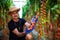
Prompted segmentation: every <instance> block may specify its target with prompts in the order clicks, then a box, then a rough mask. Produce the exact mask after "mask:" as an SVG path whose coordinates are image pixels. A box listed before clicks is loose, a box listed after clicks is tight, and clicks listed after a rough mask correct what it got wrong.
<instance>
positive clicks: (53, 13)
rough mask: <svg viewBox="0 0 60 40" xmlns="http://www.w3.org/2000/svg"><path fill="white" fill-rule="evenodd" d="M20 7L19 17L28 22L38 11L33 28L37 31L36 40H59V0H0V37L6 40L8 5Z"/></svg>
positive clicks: (8, 19) (8, 17)
mask: <svg viewBox="0 0 60 40" xmlns="http://www.w3.org/2000/svg"><path fill="white" fill-rule="evenodd" d="M12 5H14V6H16V7H18V8H20V9H21V10H20V11H19V17H20V18H24V19H25V20H27V21H28V22H30V20H31V19H32V17H33V16H34V15H35V12H36V11H39V12H40V14H39V17H38V23H37V24H36V28H35V30H36V31H37V32H38V33H39V35H38V40H57V39H59V40H60V30H59V29H60V0H0V39H1V40H8V38H9V30H8V28H7V23H8V22H9V21H10V19H11V18H10V16H9V15H8V14H7V13H8V9H9V7H10V6H12Z"/></svg>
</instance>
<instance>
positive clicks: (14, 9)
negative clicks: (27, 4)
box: [8, 6, 20, 14]
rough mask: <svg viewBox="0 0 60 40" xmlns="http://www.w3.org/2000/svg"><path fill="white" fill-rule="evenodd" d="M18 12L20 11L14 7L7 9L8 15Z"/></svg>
mask: <svg viewBox="0 0 60 40" xmlns="http://www.w3.org/2000/svg"><path fill="white" fill-rule="evenodd" d="M19 10H20V8H16V7H15V6H11V7H10V8H9V11H8V14H10V13H12V12H14V11H19Z"/></svg>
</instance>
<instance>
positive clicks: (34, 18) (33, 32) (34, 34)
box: [26, 11, 39, 40]
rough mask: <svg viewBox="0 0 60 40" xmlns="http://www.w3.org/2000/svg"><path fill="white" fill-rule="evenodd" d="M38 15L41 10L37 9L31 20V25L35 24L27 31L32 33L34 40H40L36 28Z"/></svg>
mask: <svg viewBox="0 0 60 40" xmlns="http://www.w3.org/2000/svg"><path fill="white" fill-rule="evenodd" d="M38 16H39V12H38V11H37V12H36V15H35V16H34V17H33V18H32V20H31V25H34V26H31V27H30V28H29V29H28V28H26V33H27V34H32V36H33V40H38V32H37V31H35V30H34V28H35V26H36V23H37V22H38Z"/></svg>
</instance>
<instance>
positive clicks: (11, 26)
mask: <svg viewBox="0 0 60 40" xmlns="http://www.w3.org/2000/svg"><path fill="white" fill-rule="evenodd" d="M15 28H16V26H14V25H13V23H8V29H9V30H10V31H13V30H14V29H15Z"/></svg>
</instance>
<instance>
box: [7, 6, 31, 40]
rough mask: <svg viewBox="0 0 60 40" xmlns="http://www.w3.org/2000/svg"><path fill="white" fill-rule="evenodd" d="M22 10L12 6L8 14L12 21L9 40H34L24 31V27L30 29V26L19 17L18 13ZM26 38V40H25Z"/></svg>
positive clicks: (9, 25)
mask: <svg viewBox="0 0 60 40" xmlns="http://www.w3.org/2000/svg"><path fill="white" fill-rule="evenodd" d="M19 10H20V8H16V7H15V6H11V7H10V9H9V11H8V14H9V15H10V16H11V21H10V22H9V23H8V29H9V33H10V34H9V40H30V39H31V38H32V36H31V35H27V36H26V33H25V32H24V31H23V30H24V27H23V26H24V25H26V26H28V27H30V24H29V23H28V22H26V21H25V19H22V18H19V17H18V12H19ZM25 37H26V39H25Z"/></svg>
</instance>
